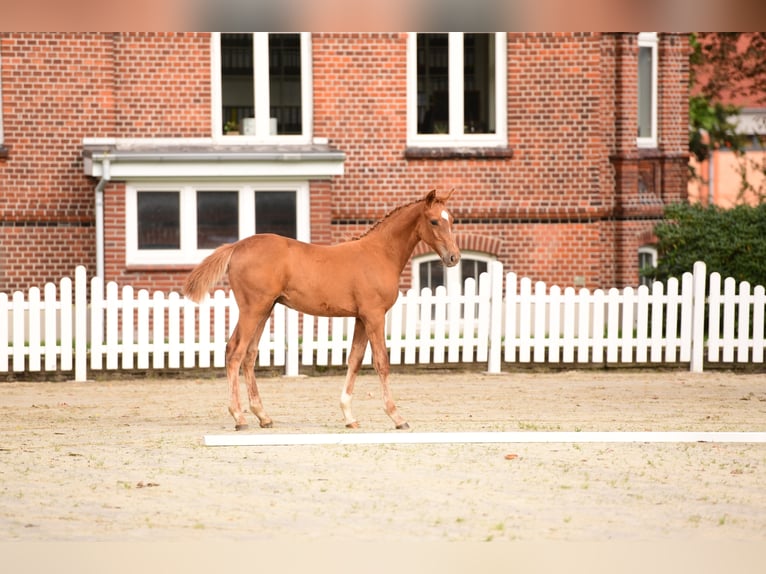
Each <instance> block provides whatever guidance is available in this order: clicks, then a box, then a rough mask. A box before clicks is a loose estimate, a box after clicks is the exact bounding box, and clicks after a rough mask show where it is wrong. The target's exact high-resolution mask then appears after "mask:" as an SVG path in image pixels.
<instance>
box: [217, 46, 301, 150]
mask: <svg viewBox="0 0 766 574" xmlns="http://www.w3.org/2000/svg"><path fill="white" fill-rule="evenodd" d="M212 42H213V49H212V54H213V64H212V66H213V97H212V100H213V129H214V134H213V135H214V136H215V137H221V138H223V139H224V140H226V141H229V140H231V138H237V139H245V138H247V141H266V142H268V141H274V140H275V139H278V140H280V141H282V142H289V141H291V140H292V141H295V143H306V142H309V141H310V140H311V113H312V105H311V102H312V84H311V36H310V34H308V33H302V34H268V33H266V32H255V33H246V34H225V33H216V34H213V39H212Z"/></svg>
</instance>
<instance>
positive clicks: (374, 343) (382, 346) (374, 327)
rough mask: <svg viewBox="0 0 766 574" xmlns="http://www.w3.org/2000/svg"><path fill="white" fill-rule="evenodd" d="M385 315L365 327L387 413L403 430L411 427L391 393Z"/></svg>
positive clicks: (369, 322) (398, 427) (367, 322)
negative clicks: (400, 412) (398, 408)
mask: <svg viewBox="0 0 766 574" xmlns="http://www.w3.org/2000/svg"><path fill="white" fill-rule="evenodd" d="M384 325H385V316H384V315H381V316H380V318H379V319H378V318H376V319H373V320H367V321H365V328H366V330H367V337H368V338H369V339H370V346H371V347H372V361H373V364H374V365H375V370H376V371H377V372H378V377H379V378H380V386H381V389H382V391H383V407H384V409H385V411H386V414H387V415H388V416H389V417H391V420H392V421H394V426H396V428H397V429H399V430H403V429H408V428H410V425H408V424H407V421H405V420H404V419H403V418H402V416H401V415H400V414H399V411H397V409H396V404H395V403H394V397H393V395H392V393H391V387H390V386H389V384H388V374H389V371H390V370H391V367H390V365H389V361H388V351H387V350H386V337H385V329H384Z"/></svg>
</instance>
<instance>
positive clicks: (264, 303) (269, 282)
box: [183, 190, 460, 430]
mask: <svg viewBox="0 0 766 574" xmlns="http://www.w3.org/2000/svg"><path fill="white" fill-rule="evenodd" d="M450 194H451V193H450ZM448 198H449V195H448V196H447V197H444V198H439V197H437V195H436V191H435V190H433V191H431V192H430V193H429V194H428V195H426V197H425V198H423V199H421V200H419V201H415V202H413V203H410V204H408V205H404V206H401V207H398V208H396V209H394V210H393V211H392V212H390V213H389V214H388V215H386V217H384V218H383V219H382V220H381V221H379V222H378V223H377V224H375V225H374V226H373V227H372V228H371V229H370V230H369V231H367V232H366V233H365V234H364V235H362V236H361V237H359V238H358V239H354V240H351V241H347V242H345V243H340V244H338V245H332V246H321V245H311V244H307V243H302V242H300V241H296V240H294V239H289V238H286V237H281V236H279V235H271V234H260V235H253V236H251V237H247V238H245V239H241V240H240V241H237V242H236V243H227V244H224V245H221V246H220V247H218V248H217V249H216V250H215V251H214V252H213V253H211V254H210V255H209V256H208V257H207V258H206V259H205V260H204V261H202V263H200V264H199V265H198V266H197V267H196V268H195V269H194V270H193V271H192V272H191V273H190V274H189V277H188V278H187V280H186V284H185V285H184V288H183V293H184V294H185V295H186V296H187V297H188V298H189V299H191V300H193V301H197V302H199V301H200V300H201V299H202V298H203V297H204V296H205V294H206V293H208V292H209V291H210V289H211V288H212V287H213V286H214V285H215V284H216V283H217V282H218V281H219V280H220V279H221V277H223V275H224V273H226V270H227V268H228V272H229V285H230V287H231V289H232V291H233V292H234V297H235V299H236V301H237V305H238V306H239V322H238V323H237V326H236V327H235V328H234V331H233V333H232V335H231V338H230V339H229V342H228V343H227V345H226V376H227V378H228V382H229V390H230V393H231V399H230V401H231V402H230V405H229V412H230V413H231V416H232V417H234V421H235V425H236V426H235V428H236V429H237V430H241V429H245V428H247V423H246V420H245V415H244V413H243V412H242V407H241V405H240V402H239V369H240V366H241V367H242V368H243V371H244V375H245V385H246V387H247V391H248V398H249V403H250V410H251V411H252V412H253V414H255V416H256V417H258V420H259V421H260V425H261V427H270V426H272V420H271V418H270V417H269V416H268V415H267V414H266V411H265V410H264V408H263V404H262V403H261V398H260V395H259V393H258V386H257V385H256V383H255V373H254V371H253V369H254V366H255V360H256V357H257V355H258V341H259V340H260V338H261V333H262V332H263V328H264V325H265V323H266V320H267V319H268V317H269V315H270V314H271V310H272V308H273V307H274V305H275V304H276V303H282V304H283V305H285V306H287V307H290V308H292V309H297V310H298V311H302V312H303V313H308V314H310V315H321V316H327V317H355V318H356V323H355V327H354V337H353V342H352V344H351V351H350V352H349V355H348V371H347V373H346V380H345V384H344V386H343V391H342V393H341V398H340V407H341V410H342V412H343V417H344V419H345V423H346V426H347V427H348V428H356V427H358V426H359V423H358V422H357V420H356V419H355V418H354V417H353V415H352V414H351V395H352V393H353V392H354V382H355V381H356V376H357V373H358V372H359V368H360V367H361V364H362V359H363V357H364V351H365V349H366V347H367V342H368V341H369V343H370V345H371V347H372V355H373V364H374V366H375V370H376V371H377V372H378V376H379V378H380V384H381V387H382V390H383V403H384V406H385V411H386V413H387V414H388V416H389V417H391V420H393V422H394V425H396V428H397V429H406V428H409V425H408V424H407V422H406V421H405V420H404V419H403V418H402V417H401V415H399V413H398V412H397V410H396V405H395V404H394V400H393V396H392V394H391V390H390V388H389V385H388V375H389V361H388V352H387V350H386V340H385V333H384V327H385V314H386V311H388V309H390V308H391V306H392V305H393V304H394V302H395V301H396V298H397V296H398V294H399V276H400V275H401V273H402V270H403V269H404V266H405V265H406V264H407V261H409V259H410V256H411V255H412V251H413V250H414V249H415V246H416V245H417V244H418V243H419V242H420V241H421V240H422V241H424V242H425V243H426V244H428V245H429V246H430V247H431V248H432V249H433V250H434V251H436V253H438V254H439V257H441V259H442V261H443V262H444V264H445V265H446V266H448V267H452V266H453V265H456V264H457V262H458V261H460V251H459V249H458V247H457V245H456V244H455V238H454V236H453V232H452V224H453V218H452V215H451V214H450V212H449V211H447V209H446V207H445V202H446V200H447V199H448Z"/></svg>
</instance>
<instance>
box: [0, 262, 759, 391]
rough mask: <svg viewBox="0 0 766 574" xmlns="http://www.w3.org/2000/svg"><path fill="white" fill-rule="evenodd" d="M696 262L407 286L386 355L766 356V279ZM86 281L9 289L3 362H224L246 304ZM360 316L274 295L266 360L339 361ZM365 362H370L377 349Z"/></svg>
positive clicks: (66, 368) (3, 299)
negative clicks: (644, 271) (679, 267)
mask: <svg viewBox="0 0 766 574" xmlns="http://www.w3.org/2000/svg"><path fill="white" fill-rule="evenodd" d="M707 279H708V278H707V273H706V269H705V265H704V263H697V264H696V265H695V266H694V271H693V273H686V274H684V276H683V277H682V278H681V280H680V281H678V280H676V279H671V280H670V281H669V282H668V284H667V291H666V290H665V287H664V286H663V284H661V283H655V284H654V285H653V286H652V288H651V290H650V289H649V288H648V287H645V286H642V287H639V288H638V289H633V288H625V289H623V290H618V289H609V290H608V291H604V290H601V289H596V290H594V291H592V292H591V291H589V290H587V289H580V290H579V291H575V290H574V289H573V288H566V289H564V290H563V291H562V290H561V289H560V288H559V287H557V286H552V287H551V288H550V289H548V288H547V286H546V285H545V284H544V283H541V282H538V283H535V284H534V285H533V284H532V282H531V281H530V280H529V279H528V278H519V277H517V275H516V274H515V273H512V272H511V273H507V274H505V273H504V271H503V269H502V266H501V264H499V263H494V264H492V265H490V269H489V272H488V273H485V274H483V275H482V276H481V277H480V278H479V281H478V282H476V281H474V280H473V279H469V280H467V281H466V283H465V285H464V289H463V292H462V293H460V292H453V293H448V292H447V291H446V289H445V288H444V287H439V288H437V289H436V290H435V291H434V292H433V293H432V292H431V291H430V290H429V289H424V290H423V291H422V292H421V293H416V292H415V291H414V290H410V291H408V292H407V293H406V294H400V296H399V299H398V300H397V302H396V304H395V305H394V307H393V308H392V309H391V310H390V311H389V313H388V315H387V317H386V336H387V346H388V350H389V356H390V359H391V364H393V365H398V364H430V363H436V364H440V363H444V364H449V363H453V364H454V363H481V364H486V365H487V371H488V372H492V373H497V372H500V371H501V369H502V367H503V364H510V363H549V364H560V363H573V364H586V363H597V364H636V363H639V364H643V363H646V364H658V363H666V364H667V363H670V364H678V363H682V364H685V363H688V364H689V367H690V369H691V370H692V371H695V372H698V371H702V370H703V367H704V363H705V362H706V361H707V362H708V363H715V362H724V363H750V362H752V363H762V362H763V360H764V308H765V307H766V296H764V287H763V286H757V287H755V288H754V289H752V292H751V287H750V285H749V284H748V283H746V282H743V283H741V284H740V285H739V286H737V284H736V282H735V281H734V280H733V279H731V278H728V279H726V280H725V281H723V290H721V284H722V281H721V277H720V275H718V274H717V273H712V274H711V275H710V277H709V291H710V293H709V296H706V281H707ZM87 287H88V279H87V277H86V273H85V269H84V268H83V267H78V268H77V269H76V272H75V278H74V281H72V280H71V279H69V278H64V279H62V280H61V282H60V284H59V286H58V289H57V287H56V285H54V284H52V283H50V284H47V285H46V286H45V288H44V290H43V293H42V297H41V292H40V290H39V289H38V288H32V289H30V290H29V292H28V294H27V296H26V297H25V296H24V293H22V292H20V291H17V292H15V293H13V294H12V296H11V297H10V298H9V297H8V295H6V294H4V293H0V372H16V373H20V372H34V371H63V372H70V371H71V372H73V376H74V379H75V380H86V379H87V378H88V372H89V370H90V371H100V370H104V369H106V370H116V369H124V370H132V369H164V368H169V369H188V368H197V367H200V368H206V367H223V366H224V364H225V348H226V340H227V339H228V337H229V335H230V333H231V331H232V330H233V328H234V325H235V324H236V321H237V316H238V309H237V305H236V302H235V300H234V297H233V296H232V295H231V294H227V293H224V292H223V291H217V292H215V294H214V295H213V297H209V298H206V299H205V300H204V301H203V302H202V303H200V304H195V303H192V302H191V301H189V300H187V299H185V298H183V297H181V296H180V295H179V294H178V293H170V294H168V295H166V294H164V293H162V292H159V291H157V292H154V293H151V294H150V293H149V292H148V291H146V290H139V291H138V292H135V291H134V289H133V288H132V287H130V286H125V287H123V288H122V289H120V288H119V287H118V285H117V284H116V283H108V284H106V286H105V285H104V284H103V281H102V280H101V279H99V278H97V277H94V278H92V279H91V280H90V301H88V299H87ZM353 328H354V319H353V318H326V317H313V316H311V315H303V314H300V313H298V312H296V311H294V310H291V309H287V308H285V307H283V306H281V305H277V306H276V307H275V309H274V312H273V313H272V316H271V318H270V319H269V324H268V325H267V328H266V329H265V330H264V335H263V337H262V338H261V340H260V344H259V350H260V352H259V359H258V364H259V366H261V367H280V368H283V370H284V373H285V374H286V375H289V376H294V375H297V374H299V372H300V368H301V366H304V367H309V366H325V365H343V364H345V362H346V358H347V354H348V351H349V348H350V345H351V339H352V333H353ZM364 361H365V363H366V364H370V363H371V353H370V349H369V346H368V348H367V352H366V354H365V358H364Z"/></svg>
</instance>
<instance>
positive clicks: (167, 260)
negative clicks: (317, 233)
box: [125, 182, 311, 265]
mask: <svg viewBox="0 0 766 574" xmlns="http://www.w3.org/2000/svg"><path fill="white" fill-rule="evenodd" d="M125 211H126V218H125V219H126V230H125V242H126V263H127V264H128V265H154V264H159V265H162V264H167V265H188V264H196V263H199V262H200V261H201V260H202V259H203V258H204V257H205V256H206V255H208V254H209V253H210V252H211V251H212V250H213V249H215V248H216V247H218V246H219V245H221V244H223V243H231V242H233V241H237V240H239V239H242V238H244V237H248V236H250V235H253V234H254V233H276V234H279V235H284V236H286V237H292V238H294V239H299V240H301V241H306V242H308V241H310V236H311V234H310V229H309V192H308V184H307V183H305V182H298V183H287V182H279V183H276V182H272V183H268V182H264V183H259V184H257V185H254V184H250V183H239V184H235V185H232V184H230V183H227V184H222V185H218V186H216V185H214V184H204V185H203V184H198V185H194V184H181V185H177V184H166V183H162V184H143V183H142V184H136V185H131V184H129V185H128V186H127V201H126V209H125Z"/></svg>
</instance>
